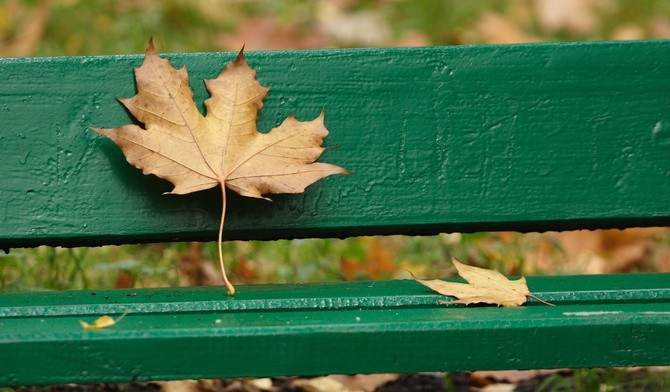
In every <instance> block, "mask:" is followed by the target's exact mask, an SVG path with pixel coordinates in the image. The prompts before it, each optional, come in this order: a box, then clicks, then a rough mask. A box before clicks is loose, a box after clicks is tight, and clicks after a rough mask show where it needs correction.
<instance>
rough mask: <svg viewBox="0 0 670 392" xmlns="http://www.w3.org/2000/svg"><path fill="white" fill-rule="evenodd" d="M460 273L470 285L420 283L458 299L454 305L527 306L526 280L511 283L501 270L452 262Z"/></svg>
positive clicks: (435, 281) (439, 282)
mask: <svg viewBox="0 0 670 392" xmlns="http://www.w3.org/2000/svg"><path fill="white" fill-rule="evenodd" d="M452 262H453V263H454V267H456V270H457V271H458V274H459V275H460V276H461V277H462V278H463V279H465V280H466V281H467V282H468V283H467V284H466V283H455V282H445V281H443V280H438V279H436V280H421V279H416V278H415V279H416V281H417V282H419V283H421V284H423V285H424V286H426V287H428V288H430V289H432V290H433V291H436V292H438V293H440V294H442V295H446V296H449V297H456V298H458V300H457V301H454V302H453V303H457V304H465V305H469V304H475V303H486V304H493V305H498V306H505V307H514V306H521V305H523V304H524V303H526V300H527V299H528V296H530V295H531V294H530V291H529V290H528V285H527V284H526V279H525V278H524V277H522V278H521V279H518V280H509V279H507V278H506V277H505V276H504V275H502V274H501V273H500V272H498V271H494V270H489V269H485V268H478V267H472V266H469V265H465V264H462V263H459V262H458V261H457V260H455V259H452Z"/></svg>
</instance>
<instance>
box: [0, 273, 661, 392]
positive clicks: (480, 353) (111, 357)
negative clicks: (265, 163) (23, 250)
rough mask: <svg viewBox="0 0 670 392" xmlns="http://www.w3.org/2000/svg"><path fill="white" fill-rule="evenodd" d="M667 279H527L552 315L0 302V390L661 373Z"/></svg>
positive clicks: (87, 300)
mask: <svg viewBox="0 0 670 392" xmlns="http://www.w3.org/2000/svg"><path fill="white" fill-rule="evenodd" d="M668 279H670V275H669V274H637V275H599V276H561V277H529V278H528V284H529V287H530V289H531V291H532V292H533V293H535V294H536V295H538V296H540V297H542V298H543V299H545V300H548V301H551V302H554V303H555V304H556V305H557V306H555V307H550V306H546V305H541V304H539V303H537V302H535V301H533V300H531V301H530V303H529V304H527V305H526V306H523V307H519V308H496V307H474V308H465V307H462V306H460V305H442V304H440V303H438V300H440V299H443V298H444V297H441V296H438V295H434V294H433V293H432V292H431V291H430V290H429V289H428V288H426V287H424V286H422V285H420V284H419V283H417V282H415V281H412V280H396V281H385V282H350V283H331V284H309V285H282V286H276V285H274V286H272V285H260V286H244V287H239V292H238V294H237V295H236V296H235V297H234V298H230V297H228V296H227V295H226V291H225V288H224V287H217V288H212V287H200V288H171V289H134V290H108V291H66V292H59V293H16V294H4V295H2V296H0V358H2V361H0V385H32V384H49V383H71V382H75V383H87V382H113V381H114V382H120V381H129V380H135V381H142V380H152V379H153V380H159V379H179V378H213V377H227V376H233V377H242V376H256V377H266V376H276V375H283V376H285V375H295V374H300V375H321V374H333V373H345V374H346V373H376V372H400V373H402V372H415V371H447V370H472V369H529V368H561V367H576V368H581V367H604V366H633V365H635V366H644V365H670V340H668V339H667V337H668V336H669V334H670V317H668V315H669V314H670V288H668V286H667V282H668ZM125 311H128V312H129V313H128V315H127V316H126V317H125V318H124V319H123V320H121V321H120V322H119V323H118V324H117V325H115V326H113V327H111V328H108V329H103V330H99V331H86V330H84V329H82V328H81V326H80V325H79V320H84V321H87V322H92V321H93V320H95V319H96V318H97V317H99V316H101V315H102V314H108V315H114V316H118V315H120V314H121V313H124V312H125ZM185 357H187V358H188V360H184V358H185Z"/></svg>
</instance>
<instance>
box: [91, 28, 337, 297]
mask: <svg viewBox="0 0 670 392" xmlns="http://www.w3.org/2000/svg"><path fill="white" fill-rule="evenodd" d="M135 79H136V83H137V95H135V96H134V97H132V98H129V99H121V98H120V99H119V100H120V101H121V103H122V104H123V105H124V106H125V107H126V108H128V110H129V111H130V113H132V115H133V116H134V117H135V118H136V119H137V120H138V121H140V122H141V123H143V124H144V126H145V128H146V129H143V128H141V127H139V126H137V125H124V126H121V127H118V128H114V129H98V128H93V130H95V131H96V132H98V133H100V134H102V135H104V136H107V137H108V138H110V139H112V140H113V141H114V142H115V143H116V144H117V145H118V146H119V147H120V148H121V149H122V150H123V153H124V154H125V156H126V159H127V160H128V162H130V163H131V164H132V165H134V166H136V167H137V168H139V169H142V172H143V173H144V174H155V175H156V176H158V177H161V178H164V179H166V180H168V181H170V182H172V184H173V185H174V189H173V190H172V192H169V193H171V194H187V193H191V192H196V191H200V190H204V189H208V188H213V187H215V186H219V187H220V188H221V190H222V192H223V206H222V212H221V224H220V226H219V236H218V244H219V262H220V265H221V273H222V275H223V279H224V281H225V284H226V287H227V289H228V293H229V294H231V295H232V294H234V293H235V288H234V287H233V285H232V284H231V283H230V281H229V280H228V278H227V277H226V273H225V268H224V265H223V255H222V251H221V238H222V232H223V222H224V219H225V213H226V191H225V188H226V187H227V188H229V189H231V190H233V191H235V192H237V193H239V194H240V195H243V196H248V197H256V198H262V199H266V200H270V199H268V198H266V197H263V195H264V194H268V193H302V192H303V191H304V190H305V187H307V186H308V185H310V184H312V183H313V182H315V181H317V180H319V179H321V178H324V177H326V176H329V175H331V174H338V173H341V174H346V173H348V172H347V171H346V170H345V169H343V168H341V167H339V166H335V165H331V164H327V163H314V162H315V161H316V160H317V159H318V158H319V156H320V155H321V153H322V152H323V150H324V148H323V147H321V144H322V143H323V139H324V138H325V137H326V136H327V135H328V130H327V129H326V127H325V126H324V123H323V112H321V114H320V115H319V116H318V117H317V118H316V119H314V120H312V121H304V122H303V121H298V120H296V119H295V117H293V116H289V117H288V118H287V119H286V120H284V122H283V123H282V124H281V125H279V126H278V127H276V128H274V129H272V130H271V131H270V132H268V133H265V134H263V133H260V132H258V130H257V128H256V120H257V117H258V110H260V108H261V107H262V106H263V100H264V99H265V96H266V94H267V92H268V90H269V89H268V88H266V87H263V86H261V85H260V84H259V83H258V82H257V81H256V71H254V70H253V69H251V68H250V67H249V66H248V65H247V62H246V60H245V59H244V55H243V51H240V54H239V56H238V57H237V59H236V60H235V61H233V62H232V63H230V64H228V65H226V67H225V68H224V69H223V71H222V72H221V74H219V76H218V77H217V78H215V79H208V80H205V85H206V86H207V90H208V91H209V93H210V94H211V98H209V99H207V100H206V101H205V107H206V109H207V115H206V116H203V115H202V114H200V112H199V111H198V109H197V106H196V103H195V102H194V101H193V92H192V91H191V89H190V87H189V83H188V75H187V73H186V67H182V68H181V69H180V70H176V69H174V68H173V67H172V66H171V65H170V62H169V60H167V59H163V58H161V57H159V56H158V53H156V50H155V49H154V45H153V41H152V40H149V43H148V45H147V51H146V55H145V59H144V62H143V63H142V66H140V67H139V68H136V69H135Z"/></svg>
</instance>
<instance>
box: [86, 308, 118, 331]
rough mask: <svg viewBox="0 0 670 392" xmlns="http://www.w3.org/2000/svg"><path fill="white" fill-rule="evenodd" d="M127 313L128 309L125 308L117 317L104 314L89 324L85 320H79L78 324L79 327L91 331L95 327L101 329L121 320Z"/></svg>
mask: <svg viewBox="0 0 670 392" xmlns="http://www.w3.org/2000/svg"><path fill="white" fill-rule="evenodd" d="M127 314H128V311H127V310H126V311H125V312H124V313H123V314H122V315H121V316H119V318H118V319H116V320H114V319H113V318H112V317H110V316H107V315H104V316H100V317H98V318H97V319H95V321H94V322H93V324H89V323H87V322H86V321H82V320H79V324H81V327H82V328H84V329H85V330H88V331H93V330H96V329H102V328H107V327H111V326H112V325H114V324H116V323H118V322H119V321H121V320H122V319H123V318H124V317H126V315H127Z"/></svg>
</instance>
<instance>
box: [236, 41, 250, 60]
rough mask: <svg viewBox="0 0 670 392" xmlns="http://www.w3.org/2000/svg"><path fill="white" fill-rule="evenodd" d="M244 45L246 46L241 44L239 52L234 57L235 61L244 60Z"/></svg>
mask: <svg viewBox="0 0 670 392" xmlns="http://www.w3.org/2000/svg"><path fill="white" fill-rule="evenodd" d="M245 46H247V44H242V49H240V52H239V53H238V54H237V58H236V59H235V61H236V62H237V61H240V62H242V61H244V47H245Z"/></svg>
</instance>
